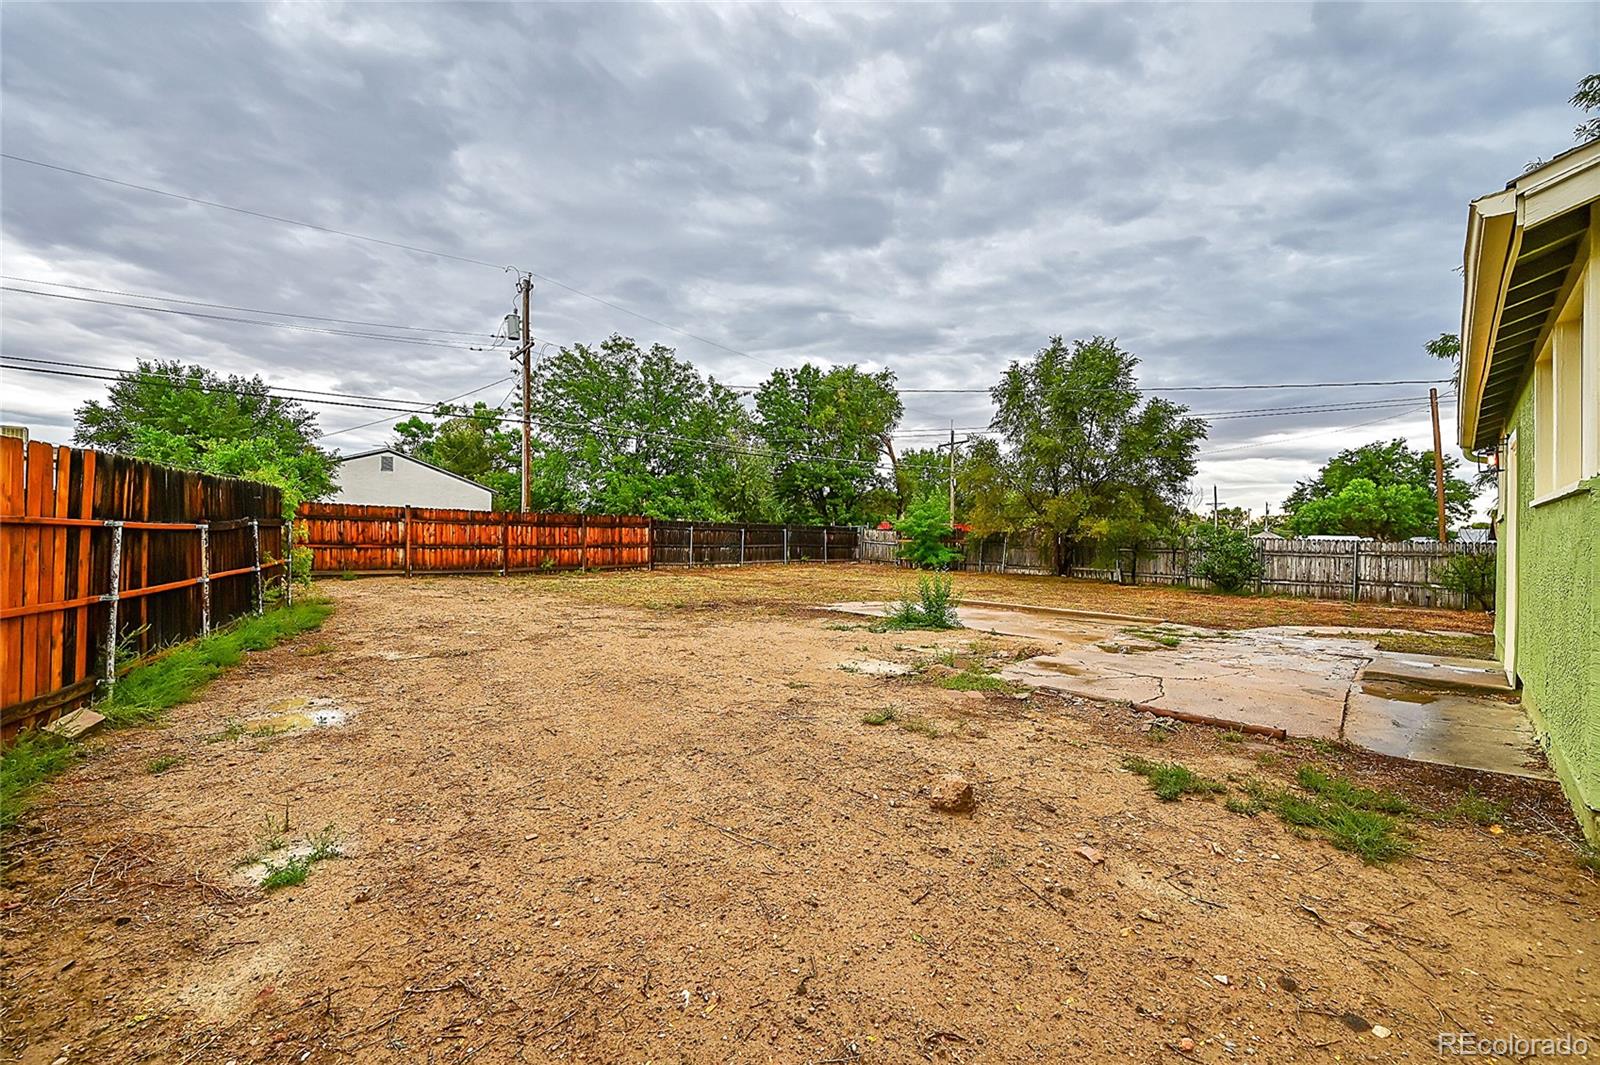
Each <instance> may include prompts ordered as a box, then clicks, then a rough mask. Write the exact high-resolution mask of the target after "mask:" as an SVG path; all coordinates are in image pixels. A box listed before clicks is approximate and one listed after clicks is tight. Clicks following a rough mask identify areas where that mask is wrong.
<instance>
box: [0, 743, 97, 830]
mask: <svg viewBox="0 0 1600 1065" xmlns="http://www.w3.org/2000/svg"><path fill="white" fill-rule="evenodd" d="M77 758H78V750H77V748H76V747H74V746H73V745H72V744H71V743H69V742H67V741H66V740H64V739H62V738H61V737H60V736H57V735H55V734H54V733H52V732H38V731H33V732H25V733H23V734H22V735H20V736H18V737H17V740H16V742H15V743H13V744H12V745H11V746H10V747H8V748H6V751H5V754H4V755H3V756H0V830H5V829H9V828H11V827H12V826H13V825H15V824H16V823H17V820H18V818H19V817H21V815H22V808H23V806H24V805H25V804H26V801H27V795H28V792H29V791H30V790H31V789H32V788H33V786H34V785H35V784H38V783H39V782H40V781H42V780H44V779H46V778H47V777H52V776H54V775H55V774H57V773H59V772H61V771H62V770H64V769H66V768H67V767H68V766H70V765H71V764H72V763H73V762H74V761H76V760H77Z"/></svg>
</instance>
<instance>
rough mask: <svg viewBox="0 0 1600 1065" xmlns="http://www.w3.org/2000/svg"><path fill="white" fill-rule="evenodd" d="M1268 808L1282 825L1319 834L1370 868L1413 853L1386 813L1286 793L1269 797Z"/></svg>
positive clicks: (1398, 826) (1396, 823)
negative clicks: (1356, 856) (1280, 819)
mask: <svg viewBox="0 0 1600 1065" xmlns="http://www.w3.org/2000/svg"><path fill="white" fill-rule="evenodd" d="M1269 806H1270V809H1271V810H1272V812H1273V813H1275V814H1277V815H1278V816H1279V817H1280V818H1282V819H1283V820H1284V822H1285V823H1287V824H1291V825H1297V826H1300V827H1302V828H1309V829H1312V830H1314V831H1316V832H1320V833H1321V834H1322V835H1324V836H1326V837H1327V838H1328V841H1329V842H1330V843H1332V844H1333V845H1334V846H1335V847H1337V848H1339V849H1340V850H1343V851H1350V852H1351V853H1353V854H1356V855H1359V856H1360V857H1361V860H1362V861H1364V862H1366V863H1368V864H1369V865H1377V864H1380V863H1382V862H1387V861H1392V860H1393V859H1395V858H1403V857H1405V856H1406V855H1408V854H1410V853H1411V850H1412V847H1411V844H1410V842H1409V841H1407V840H1406V839H1405V838H1404V837H1402V836H1401V834H1400V825H1399V823H1398V822H1396V821H1395V819H1394V818H1392V817H1390V816H1388V815H1387V814H1381V813H1376V812H1374V811H1372V810H1362V809H1357V808H1356V807H1353V806H1348V805H1346V804H1344V803H1342V802H1338V801H1336V800H1327V799H1322V800H1318V799H1305V798H1301V797H1300V796H1298V795H1294V794H1291V793H1289V792H1286V791H1285V792H1279V793H1277V794H1275V795H1273V796H1271V798H1270V799H1269Z"/></svg>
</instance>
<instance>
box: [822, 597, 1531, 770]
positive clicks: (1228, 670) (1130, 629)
mask: <svg viewBox="0 0 1600 1065" xmlns="http://www.w3.org/2000/svg"><path fill="white" fill-rule="evenodd" d="M834 609H837V610H842V611H846V612H849V613H854V614H860V615H865V616H879V615H881V614H883V613H884V612H885V604H882V603H840V604H836V605H835V607H834ZM958 614H959V616H960V618H961V622H962V624H964V625H965V626H967V627H968V628H969V629H974V630H978V631H982V632H993V633H997V634H1000V635H1004V636H1017V637H1022V638H1024V639H1029V640H1034V641H1037V642H1039V643H1040V644H1041V645H1042V646H1045V647H1047V648H1048V650H1047V651H1046V652H1045V653H1044V654H1041V655H1038V656H1035V657H1033V658H1029V659H1026V660H1024V661H1022V662H1018V663H1016V664H1014V665H1011V666H1008V667H1006V668H1005V669H1003V670H1002V671H1001V676H1003V677H1004V678H1005V679H1007V680H1011V681H1016V682H1019V683H1024V684H1028V685H1031V686H1033V687H1038V688H1048V689H1052V690H1055V691H1061V692H1066V693H1069V694H1072V695H1081V696H1086V697H1089V698H1094V699H1104V700H1110V701H1126V702H1130V703H1138V704H1144V705H1147V706H1150V707H1154V708H1159V709H1164V710H1170V711H1175V712H1179V713H1184V714H1194V715H1200V716H1203V717H1206V718H1209V719H1213V720H1216V721H1222V722H1234V723H1237V724H1240V725H1246V726H1265V727H1269V728H1278V729H1282V730H1283V732H1284V733H1285V734H1286V735H1288V736H1291V737H1317V738H1322V739H1328V740H1344V741H1347V742H1350V743H1352V744H1355V745H1356V746H1359V747H1363V748H1366V749H1367V750H1371V751H1375V752H1377V753H1380V754H1386V755H1393V756H1395V757H1400V758H1408V759H1412V760H1415V761H1424V762H1434V763H1439V764H1444V765H1455V766H1463V767H1467V768H1472V769H1482V770H1488V771H1491V772H1498V773H1510V774H1514V775H1519V776H1548V775H1549V774H1548V770H1547V769H1545V768H1544V767H1543V764H1542V761H1540V760H1539V759H1538V758H1537V756H1536V755H1534V754H1533V753H1532V752H1533V748H1534V735H1533V729H1532V726H1531V725H1530V724H1529V723H1528V721H1527V718H1526V716H1525V715H1524V714H1523V713H1522V710H1521V707H1520V706H1519V705H1517V703H1516V701H1515V699H1514V698H1508V697H1507V696H1506V695H1505V694H1504V693H1503V692H1502V691H1500V690H1498V689H1496V688H1495V687H1493V686H1492V683H1491V681H1492V677H1491V674H1492V673H1493V671H1494V670H1495V669H1496V668H1497V667H1496V666H1495V664H1494V663H1492V662H1489V663H1485V662H1477V661H1474V660H1465V659H1442V658H1433V657H1430V656H1426V655H1403V656H1400V655H1386V654H1382V653H1380V652H1378V651H1377V650H1376V649H1375V643H1376V638H1377V636H1378V635H1379V634H1380V633H1379V632H1377V631H1375V632H1373V633H1365V632H1360V631H1351V630H1339V631H1338V633H1337V635H1335V634H1333V633H1330V632H1328V631H1327V630H1320V631H1319V630H1316V629H1309V628H1295V627H1289V626H1276V627H1273V628H1262V629H1245V630H1238V631H1231V632H1218V631H1215V630H1209V629H1200V628H1195V627H1192V626H1185V625H1171V624H1163V623H1160V622H1152V621H1150V620H1148V619H1137V620H1136V619H1132V618H1117V617H1115V616H1108V615H1101V614H1087V613H1082V614H1080V613H1075V612H1072V611H1062V610H1051V611H1040V610H1020V609H1015V610H1014V609H1010V608H1008V607H1003V606H999V605H995V604H989V603H984V604H982V605H972V604H964V605H962V606H961V607H960V608H959V610H958ZM1373 663H1377V664H1378V669H1377V671H1376V672H1373V670H1372V665H1373ZM1441 681H1442V682H1444V683H1440V682H1441ZM1501 681H1502V687H1503V677H1502V678H1501ZM1455 682H1460V683H1462V684H1464V685H1467V684H1476V685H1478V687H1477V688H1475V689H1469V690H1465V691H1463V690H1454V689H1453V688H1452V687H1451V684H1452V683H1455Z"/></svg>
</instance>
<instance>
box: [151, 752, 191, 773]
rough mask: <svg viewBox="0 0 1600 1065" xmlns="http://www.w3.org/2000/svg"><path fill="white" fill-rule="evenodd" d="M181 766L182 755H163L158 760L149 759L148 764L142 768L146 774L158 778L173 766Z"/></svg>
mask: <svg viewBox="0 0 1600 1065" xmlns="http://www.w3.org/2000/svg"><path fill="white" fill-rule="evenodd" d="M182 764H183V755H181V754H164V755H162V756H161V757H160V758H152V759H150V762H149V764H147V765H146V766H145V767H144V771H145V772H146V773H149V774H150V775H151V776H158V775H160V774H162V773H165V772H166V771H167V770H169V769H171V768H172V767H173V766H177V765H182Z"/></svg>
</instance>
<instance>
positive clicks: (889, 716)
mask: <svg viewBox="0 0 1600 1065" xmlns="http://www.w3.org/2000/svg"><path fill="white" fill-rule="evenodd" d="M894 719H895V712H894V710H892V709H890V708H888V707H885V708H884V709H882V710H873V711H871V712H870V713H866V714H863V715H861V723H862V724H863V725H887V724H888V723H889V722H891V721H893V720H894Z"/></svg>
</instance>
